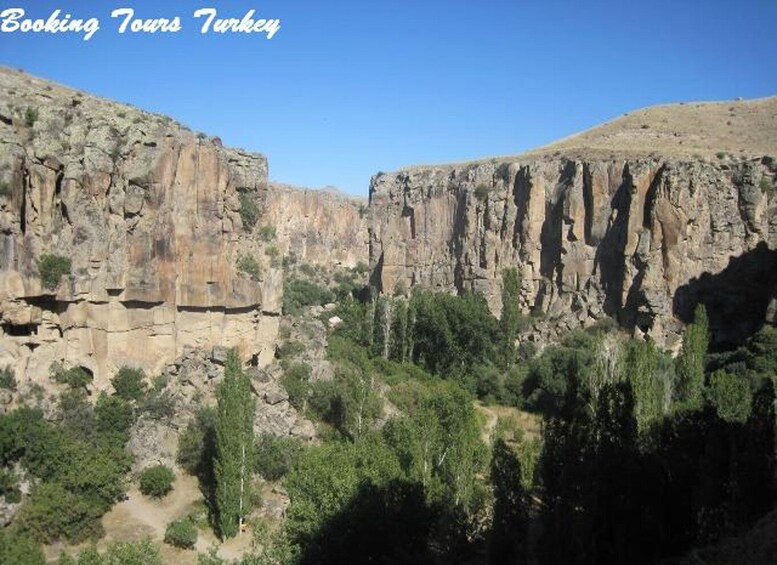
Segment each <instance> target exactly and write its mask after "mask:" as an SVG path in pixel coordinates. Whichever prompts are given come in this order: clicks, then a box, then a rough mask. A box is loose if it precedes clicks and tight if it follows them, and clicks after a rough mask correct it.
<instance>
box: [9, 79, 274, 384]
mask: <svg viewBox="0 0 777 565" xmlns="http://www.w3.org/2000/svg"><path fill="white" fill-rule="evenodd" d="M266 186H267V161H266V159H265V157H264V156H262V155H257V154H250V153H246V152H243V151H240V150H233V149H227V148H224V147H222V146H221V143H220V141H219V140H218V139H208V138H206V137H205V136H204V135H202V134H195V133H193V132H191V131H189V130H187V129H185V128H183V127H181V126H180V125H178V124H176V123H174V122H172V121H171V120H170V119H169V118H165V117H163V116H158V115H153V114H149V113H147V112H142V111H139V110H137V109H135V108H132V107H130V106H125V105H120V104H116V103H112V102H108V101H105V100H101V99H98V98H95V97H92V96H89V95H87V94H84V93H81V92H77V91H74V90H71V89H67V88H63V87H61V86H58V85H54V84H51V83H48V82H46V81H42V80H39V79H36V78H33V77H30V76H29V75H26V74H23V73H20V72H16V71H10V70H4V69H0V188H1V189H2V190H0V238H1V239H2V250H1V251H0V315H1V316H2V320H1V322H0V323H1V326H0V327H2V332H1V333H2V335H0V365H10V366H12V367H13V368H14V369H15V370H16V374H17V376H26V377H28V378H41V376H42V375H45V374H47V371H48V367H49V365H50V363H51V362H52V361H60V362H63V363H64V364H65V365H66V366H75V365H80V366H83V367H85V368H87V369H89V370H90V371H92V372H93V373H94V374H95V376H96V381H95V384H96V385H97V386H98V387H99V388H103V387H105V386H106V385H107V380H106V379H107V378H108V377H109V376H110V375H111V374H112V373H113V371H114V370H115V369H116V368H117V367H118V366H121V365H122V364H125V363H126V364H131V365H139V366H142V367H144V368H145V369H147V370H148V371H151V372H152V373H154V372H157V371H158V370H159V369H161V368H162V367H163V366H164V365H165V364H166V363H168V362H170V361H172V360H173V359H175V358H177V357H179V356H180V355H181V354H182V353H183V351H184V350H185V349H187V348H190V347H206V348H207V347H211V346H214V345H226V346H232V345H237V346H240V349H241V351H242V354H243V355H244V356H245V357H246V358H247V357H251V356H254V355H256V356H258V357H259V361H260V362H264V361H266V360H268V359H269V358H271V357H272V352H273V343H274V340H275V337H276V333H277V326H278V315H279V313H280V303H281V292H282V274H281V270H280V268H279V267H277V268H276V267H273V265H271V264H270V262H269V260H268V259H267V257H265V254H263V253H262V252H261V247H262V245H263V244H262V243H260V242H258V241H257V240H256V238H254V237H252V236H251V234H250V231H247V230H245V229H244V226H243V222H242V219H241V214H240V210H241V197H240V195H241V193H243V194H244V199H247V200H248V201H256V200H257V195H258V193H259V192H261V191H263V190H265V189H266ZM260 213H261V210H260ZM44 254H56V255H59V256H62V257H67V258H69V259H70V260H71V262H72V269H71V274H70V275H69V276H64V277H62V279H61V281H60V284H59V285H58V286H57V287H56V288H55V289H47V288H44V286H43V285H42V283H41V278H40V273H39V260H40V258H41V256H42V255H44ZM248 254H250V255H252V256H254V257H256V258H257V259H258V261H259V263H260V264H261V269H260V272H259V274H258V276H257V275H256V273H253V274H247V273H243V272H241V271H240V270H239V269H237V268H236V267H235V266H236V264H237V263H238V260H239V258H240V257H241V256H243V255H248Z"/></svg>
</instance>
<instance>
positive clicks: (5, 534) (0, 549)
mask: <svg viewBox="0 0 777 565" xmlns="http://www.w3.org/2000/svg"><path fill="white" fill-rule="evenodd" d="M0 563H8V564H9V565H10V564H13V565H44V564H45V563H46V558H45V557H44V556H43V549H42V548H41V546H40V544H39V543H38V542H36V541H35V540H33V539H31V538H29V537H28V536H25V535H18V534H16V533H14V532H9V531H7V530H6V529H4V528H0Z"/></svg>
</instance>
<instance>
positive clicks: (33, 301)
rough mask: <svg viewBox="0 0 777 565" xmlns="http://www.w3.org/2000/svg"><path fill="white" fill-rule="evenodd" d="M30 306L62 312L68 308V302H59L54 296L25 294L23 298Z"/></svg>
mask: <svg viewBox="0 0 777 565" xmlns="http://www.w3.org/2000/svg"><path fill="white" fill-rule="evenodd" d="M23 300H24V301H25V302H26V303H27V304H29V305H30V306H35V307H36V308H40V309H41V310H45V311H47V312H52V313H54V314H61V313H62V312H64V311H65V309H66V308H67V304H66V303H64V302H59V301H58V300H57V299H56V297H54V296H49V295H45V296H25V297H24V299H23Z"/></svg>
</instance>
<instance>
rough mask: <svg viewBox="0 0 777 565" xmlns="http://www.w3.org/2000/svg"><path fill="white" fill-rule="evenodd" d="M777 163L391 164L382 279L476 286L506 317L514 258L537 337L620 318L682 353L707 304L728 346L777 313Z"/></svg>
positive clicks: (378, 246) (379, 241) (379, 232)
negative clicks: (696, 314)
mask: <svg viewBox="0 0 777 565" xmlns="http://www.w3.org/2000/svg"><path fill="white" fill-rule="evenodd" d="M645 129H646V128H645ZM570 153H572V152H570ZM637 153H638V152H637ZM775 154H777V151H776V152H775ZM776 168H777V162H775V160H774V159H773V158H772V157H768V156H766V157H764V156H761V155H742V156H737V157H733V156H731V155H723V156H720V157H718V158H716V157H714V156H713V157H711V158H702V157H696V158H693V157H684V156H679V157H660V156H656V155H655V154H653V155H649V154H648V153H647V152H645V154H644V155H643V156H639V155H638V154H635V153H634V152H631V153H630V154H629V155H627V156H621V155H618V154H611V155H606V156H604V155H596V156H594V157H592V158H591V157H588V158H587V157H586V156H585V155H584V152H583V153H581V154H579V155H574V156H573V157H566V156H564V155H562V154H560V152H558V151H552V150H549V151H546V152H540V153H538V154H533V155H531V154H530V155H527V156H524V157H516V158H507V159H501V160H491V161H485V162H479V163H470V164H462V165H451V166H441V167H434V166H432V167H418V168H412V169H407V170H404V171H399V172H396V173H391V174H379V175H377V176H375V177H374V178H373V180H372V184H371V189H370V207H371V213H372V216H373V224H372V227H371V236H370V259H371V265H372V267H373V273H372V276H373V283H374V284H375V285H376V286H378V288H379V289H381V290H382V291H383V292H387V293H392V292H394V289H395V288H396V287H397V286H399V287H400V288H410V287H411V286H412V285H416V284H417V285H421V286H423V287H426V288H436V289H442V290H450V291H458V292H462V291H467V290H472V291H478V292H482V293H484V294H485V296H486V297H487V299H488V301H489V304H490V306H491V308H492V310H493V311H494V312H495V313H496V314H499V310H500V309H501V277H502V272H503V270H504V269H505V268H508V267H516V268H517V269H518V271H519V273H520V275H521V281H522V298H521V299H522V306H523V309H524V311H525V312H526V313H527V314H529V313H532V314H534V316H535V324H534V328H535V330H536V339H539V340H542V339H543V337H545V338H548V339H552V338H553V337H556V336H558V334H559V333H561V332H564V331H567V330H569V329H573V328H576V327H583V326H588V325H591V324H593V323H595V322H596V321H597V320H600V319H601V318H602V317H604V316H605V315H609V316H612V317H614V318H615V319H616V320H617V321H618V322H619V323H620V325H621V326H623V327H624V328H627V329H629V330H633V331H634V332H636V333H638V334H647V335H650V336H651V337H653V338H654V339H655V340H656V341H657V342H658V343H659V344H660V345H662V346H665V347H668V348H670V349H676V348H677V346H678V343H679V341H678V340H679V335H680V333H681V330H682V327H683V324H684V323H687V322H688V321H689V320H690V319H691V316H692V311H693V307H694V306H695V304H696V303H698V302H703V303H705V304H706V305H707V307H708V310H710V315H711V318H712V320H711V322H712V331H713V339H714V340H715V341H716V342H718V343H722V342H727V341H730V340H733V339H735V338H736V336H742V335H748V333H749V332H752V331H753V329H754V328H756V327H759V325H760V324H762V323H763V322H764V321H765V320H766V318H767V317H768V318H770V320H771V321H774V319H773V318H774V300H773V299H774V297H775V289H777V261H775V254H774V252H773V250H774V249H775V246H776V245H777V215H775V207H776V206H777V200H776V199H775V198H774V197H773V194H774V188H773V187H774V177H775V172H776V171H775V169H776Z"/></svg>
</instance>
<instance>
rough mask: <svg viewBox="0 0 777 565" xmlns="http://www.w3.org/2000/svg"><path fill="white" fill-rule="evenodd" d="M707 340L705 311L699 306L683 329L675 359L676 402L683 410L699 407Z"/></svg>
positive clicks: (707, 326)
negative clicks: (681, 339) (689, 322)
mask: <svg viewBox="0 0 777 565" xmlns="http://www.w3.org/2000/svg"><path fill="white" fill-rule="evenodd" d="M709 339H710V338H709V319H708V318H707V310H706V308H705V307H704V305H703V304H699V305H698V306H697V307H696V310H695V311H694V317H693V323H691V324H688V326H687V327H686V328H685V333H684V334H683V346H682V349H681V350H680V355H679V356H678V357H677V386H676V387H675V392H676V400H677V401H678V402H679V403H680V404H681V405H682V406H683V407H685V408H691V409H695V408H699V407H701V404H702V400H703V393H704V369H705V366H706V363H707V349H708V347H709Z"/></svg>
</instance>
